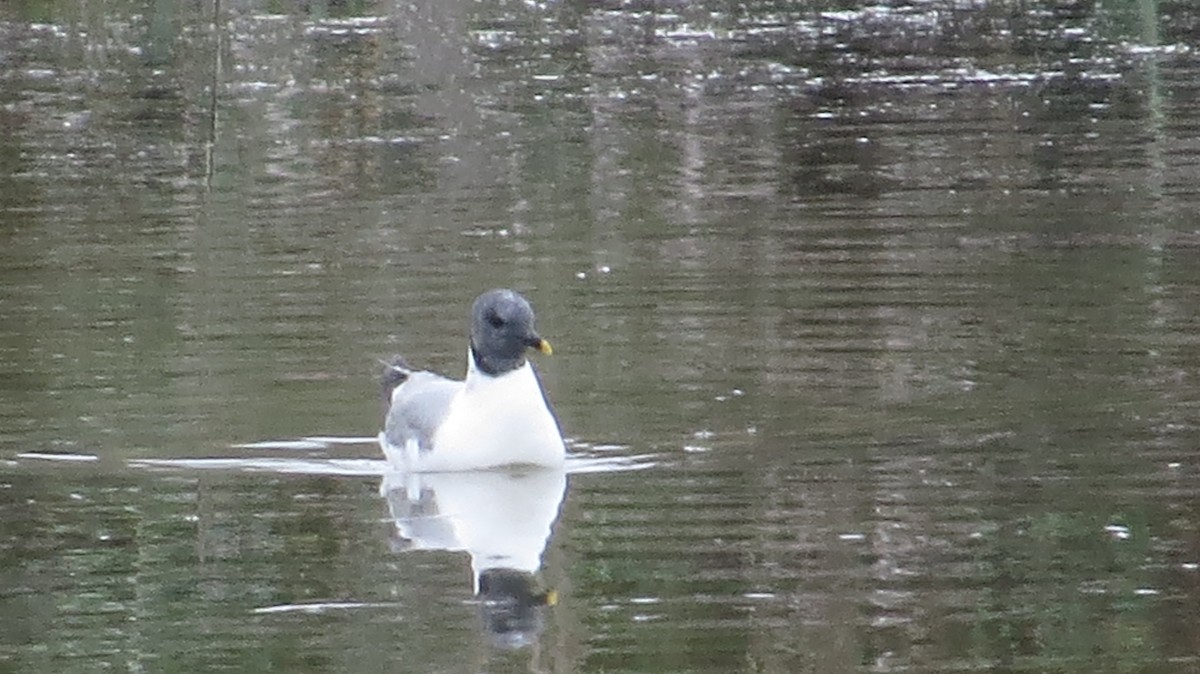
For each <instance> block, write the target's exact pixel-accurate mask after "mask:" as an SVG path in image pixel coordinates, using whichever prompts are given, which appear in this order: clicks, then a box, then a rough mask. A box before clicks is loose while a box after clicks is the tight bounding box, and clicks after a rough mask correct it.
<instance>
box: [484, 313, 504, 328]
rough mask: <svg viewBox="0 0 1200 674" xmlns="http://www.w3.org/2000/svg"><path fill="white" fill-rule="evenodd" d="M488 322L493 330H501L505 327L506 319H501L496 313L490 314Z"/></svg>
mask: <svg viewBox="0 0 1200 674" xmlns="http://www.w3.org/2000/svg"><path fill="white" fill-rule="evenodd" d="M487 322H488V323H490V324H491V325H492V327H493V328H499V327H502V326H503V325H504V319H503V318H500V314H498V313H496V312H494V311H489V312H488V315H487Z"/></svg>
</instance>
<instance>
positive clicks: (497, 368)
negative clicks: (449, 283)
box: [379, 290, 565, 471]
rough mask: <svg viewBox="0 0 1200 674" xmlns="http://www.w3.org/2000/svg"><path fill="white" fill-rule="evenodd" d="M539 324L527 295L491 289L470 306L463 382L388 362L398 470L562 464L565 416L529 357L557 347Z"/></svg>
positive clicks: (387, 449)
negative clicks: (559, 415) (553, 405)
mask: <svg viewBox="0 0 1200 674" xmlns="http://www.w3.org/2000/svg"><path fill="white" fill-rule="evenodd" d="M533 322H534V316H533V309H532V308H531V307H530V306H529V302H527V301H526V300H525V298H524V297H521V295H519V294H518V293H516V292H513V291H512V290H492V291H490V292H486V293H484V294H482V295H480V296H479V297H478V298H477V299H476V300H475V304H474V306H473V307H472V308H471V329H470V335H469V345H468V349H467V353H468V358H467V377H466V379H465V380H464V381H455V380H451V379H446V378H445V377H442V376H441V375H437V374H434V373H432V372H424V371H419V370H414V369H412V368H411V367H409V366H408V365H407V364H406V363H405V362H404V360H403V359H402V358H396V359H394V360H393V361H392V362H391V363H389V364H388V369H387V372H386V373H385V375H384V382H383V385H384V397H385V401H386V403H387V405H388V412H387V417H386V419H385V421H384V428H383V432H382V433H380V434H379V445H380V447H381V448H382V449H383V453H384V454H385V455H386V456H387V458H388V461H390V462H391V464H392V465H393V466H394V467H395V468H396V469H397V470H404V471H445V470H479V469H483V468H494V467H497V466H504V465H509V464H534V465H539V466H561V465H562V464H563V460H564V455H565V448H564V446H563V439H562V435H561V433H560V432H559V430H558V421H557V420H555V418H554V414H553V413H552V412H551V411H550V406H549V404H548V403H547V402H546V397H545V395H544V394H543V392H542V386H541V383H540V382H539V381H538V377H537V374H536V373H535V372H534V371H533V365H531V364H530V363H529V361H528V360H527V359H526V357H525V354H526V352H528V351H529V350H530V349H537V350H538V351H541V352H542V353H546V354H548V353H550V352H551V349H550V343H549V342H547V341H546V340H544V339H542V338H541V337H540V336H539V335H538V333H537V331H536V330H534V327H533Z"/></svg>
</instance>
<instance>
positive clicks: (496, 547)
mask: <svg viewBox="0 0 1200 674" xmlns="http://www.w3.org/2000/svg"><path fill="white" fill-rule="evenodd" d="M566 488H567V479H566V473H564V472H562V471H554V470H535V471H530V472H528V473H507V472H500V471H494V472H486V473H482V472H481V473H429V474H413V475H400V474H396V473H390V474H388V475H387V476H385V477H384V480H383V482H382V483H381V484H380V487H379V491H380V494H382V495H383V496H384V497H385V498H386V499H387V504H388V509H389V510H390V512H391V515H392V519H393V520H394V522H395V526H396V533H397V535H398V538H397V539H396V540H395V541H394V543H393V550H394V551H396V552H406V553H407V552H414V551H420V550H446V551H463V552H466V553H468V554H469V555H470V557H471V570H472V575H473V583H474V592H475V595H476V597H477V598H478V600H479V608H480V615H481V618H482V620H483V629H484V632H485V634H487V635H488V637H489V638H490V639H491V640H492V642H493V643H495V644H497V645H499V646H502V647H506V648H516V647H521V646H528V645H531V644H533V643H536V642H537V640H538V637H539V635H540V634H541V631H542V628H543V623H544V617H543V615H542V614H543V612H544V610H545V609H546V607H547V606H549V605H553V604H554V603H555V595H556V593H555V591H554V590H553V589H544V588H542V587H541V581H540V580H539V578H538V574H539V572H540V571H541V567H542V555H543V553H544V552H545V549H546V546H547V544H549V542H550V534H551V531H552V530H553V528H554V522H555V520H557V519H558V513H559V507H560V506H561V504H562V500H563V497H564V496H565V495H566Z"/></svg>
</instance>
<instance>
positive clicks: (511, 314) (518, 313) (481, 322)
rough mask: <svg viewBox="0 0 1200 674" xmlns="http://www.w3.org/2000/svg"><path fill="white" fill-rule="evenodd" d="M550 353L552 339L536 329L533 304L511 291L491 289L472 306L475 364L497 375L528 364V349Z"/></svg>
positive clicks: (484, 370) (472, 337)
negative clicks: (526, 358) (526, 357)
mask: <svg viewBox="0 0 1200 674" xmlns="http://www.w3.org/2000/svg"><path fill="white" fill-rule="evenodd" d="M529 349H537V350H538V351H541V352H542V353H546V354H549V353H551V350H550V342H547V341H546V340H544V339H542V338H541V336H539V335H538V333H537V331H536V330H534V328H533V307H531V306H529V302H528V301H526V300H525V298H524V297H521V295H520V294H518V293H517V292H515V291H512V290H489V291H487V292H486V293H484V294H482V295H480V296H479V297H477V298H475V304H474V306H472V307H471V356H472V357H473V358H474V359H475V366H476V367H478V368H479V369H480V370H482V371H483V372H486V373H487V374H490V375H493V376H496V375H501V374H504V373H505V372H511V371H513V370H515V369H517V368H519V367H521V366H522V365H524V364H525V352H526V351H527V350H529Z"/></svg>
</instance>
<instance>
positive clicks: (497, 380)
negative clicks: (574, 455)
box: [420, 359, 565, 471]
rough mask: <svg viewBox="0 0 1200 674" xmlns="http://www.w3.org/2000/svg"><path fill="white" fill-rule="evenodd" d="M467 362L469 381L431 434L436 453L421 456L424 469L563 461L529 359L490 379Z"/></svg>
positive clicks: (554, 423)
mask: <svg viewBox="0 0 1200 674" xmlns="http://www.w3.org/2000/svg"><path fill="white" fill-rule="evenodd" d="M468 360H469V362H470V365H469V370H468V372H467V379H466V384H465V385H464V386H463V388H462V389H461V390H460V391H459V392H458V394H457V395H456V396H455V397H454V400H453V401H452V402H451V403H450V411H449V413H448V414H447V415H446V418H445V419H444V420H443V421H442V423H441V424H440V425H439V427H438V430H437V432H436V433H435V434H434V436H433V451H431V452H429V453H428V454H425V455H424V456H422V457H421V464H422V465H421V468H420V470H425V471H440V470H471V469H476V468H491V467H495V466H503V465H509V464H533V465H540V466H560V465H562V464H563V462H564V459H565V447H564V445H563V440H562V434H561V432H560V431H559V428H558V422H557V421H556V420H555V418H554V415H553V414H552V413H551V412H550V409H549V408H548V407H547V406H546V399H545V396H544V395H543V394H542V388H541V385H540V384H539V382H538V379H537V375H536V374H535V373H534V371H533V366H532V365H530V364H529V363H528V362H526V363H525V365H523V366H522V367H520V368H519V369H516V370H513V371H512V372H508V373H506V374H503V375H500V376H498V377H492V376H490V375H487V374H484V373H482V372H480V371H478V370H477V369H476V368H475V363H474V360H473V359H468Z"/></svg>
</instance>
